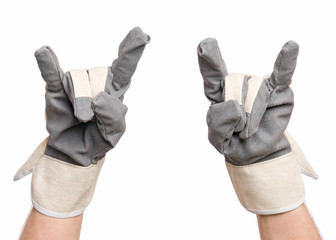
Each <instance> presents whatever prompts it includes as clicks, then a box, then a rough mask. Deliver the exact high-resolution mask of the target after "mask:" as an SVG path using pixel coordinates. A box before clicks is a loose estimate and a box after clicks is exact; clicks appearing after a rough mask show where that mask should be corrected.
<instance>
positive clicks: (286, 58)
mask: <svg viewBox="0 0 336 240" xmlns="http://www.w3.org/2000/svg"><path fill="white" fill-rule="evenodd" d="M298 54H299V45H298V44H297V43H296V42H294V41H288V42H286V43H285V45H284V46H283V47H282V49H281V51H280V53H279V55H278V57H277V59H276V61H275V64H274V70H273V73H272V75H271V77H270V84H271V86H272V87H273V88H275V87H276V86H288V85H289V84H291V82H292V76H293V73H294V70H295V67H296V60H297V56H298Z"/></svg>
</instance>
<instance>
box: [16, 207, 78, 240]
mask: <svg viewBox="0 0 336 240" xmlns="http://www.w3.org/2000/svg"><path fill="white" fill-rule="evenodd" d="M82 220H83V214H81V215H79V216H76V217H72V218H65V219H61V218H52V217H49V216H46V215H43V214H41V213H39V212H38V211H37V210H36V209H35V208H33V209H32V211H31V213H30V215H29V217H28V219H27V222H26V225H25V227H24V229H23V232H22V234H21V237H20V240H32V239H34V240H45V239H48V240H64V239H67V240H77V239H79V236H80V230H81V225H82Z"/></svg>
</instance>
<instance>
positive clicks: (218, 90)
mask: <svg viewBox="0 0 336 240" xmlns="http://www.w3.org/2000/svg"><path fill="white" fill-rule="evenodd" d="M197 53H198V63H199V67H200V71H201V74H202V77H203V79H204V92H205V95H206V97H207V98H208V99H209V100H210V101H211V103H219V102H223V101H224V99H223V96H222V92H223V88H224V86H223V84H224V78H225V76H226V75H227V74H228V73H227V69H226V66H225V62H224V60H223V58H222V55H221V52H220V49H219V47H218V43H217V41H216V39H214V38H207V39H205V40H203V41H202V42H201V43H200V44H199V45H198V48H197Z"/></svg>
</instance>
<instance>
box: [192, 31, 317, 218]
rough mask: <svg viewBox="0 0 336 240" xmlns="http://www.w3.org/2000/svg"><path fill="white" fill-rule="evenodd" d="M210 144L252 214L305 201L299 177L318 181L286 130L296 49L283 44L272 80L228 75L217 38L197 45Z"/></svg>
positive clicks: (282, 209) (294, 45)
mask: <svg viewBox="0 0 336 240" xmlns="http://www.w3.org/2000/svg"><path fill="white" fill-rule="evenodd" d="M197 50H198V59H199V66H200V71H201V74H202V76H203V79H204V90H205V95H206V96H207V98H208V99H209V100H210V101H211V106H210V108H209V111H208V114H207V124H208V128H209V132H208V133H209V135H208V136H209V141H210V143H211V144H212V145H213V146H214V147H215V148H216V149H217V150H218V151H219V152H220V153H222V154H224V156H225V160H226V166H227V170H228V172H229V175H230V178H231V181H232V184H233V187H234V189H235V191H236V193H237V196H238V198H239V200H240V202H241V204H242V205H243V206H244V207H245V208H246V209H247V210H248V211H250V212H253V213H256V214H276V213H281V212H286V211H290V210H292V209H295V208H297V207H298V206H300V205H301V204H302V203H303V202H304V186H303V181H302V178H301V174H300V172H302V173H304V174H306V175H308V176H310V177H313V178H316V179H317V174H316V173H315V172H314V170H313V169H312V167H311V166H310V164H309V163H308V162H307V160H306V158H305V156H304V155H303V153H302V151H301V150H300V148H299V147H298V145H297V144H296V142H295V141H294V139H293V138H292V137H291V136H290V135H289V133H288V132H287V131H286V128H287V125H288V122H289V119H290V116H291V113H292V110H293V106H294V97H293V92H292V89H291V88H290V86H289V85H290V83H291V80H292V75H293V73H294V70H295V66H296V59H297V55H298V52H299V46H298V45H297V43H295V42H293V41H289V42H287V43H286V44H285V45H284V46H283V48H282V50H281V52H280V53H279V55H278V58H277V59H276V62H275V65H274V71H273V73H272V74H271V75H270V76H264V77H256V76H253V75H248V74H239V73H232V74H229V75H228V73H227V69H226V66H225V63H224V61H223V59H222V57H221V53H220V50H219V47H218V44H217V41H216V40H215V39H210V38H208V39H205V40H204V41H202V42H201V43H200V44H199V46H198V49H197Z"/></svg>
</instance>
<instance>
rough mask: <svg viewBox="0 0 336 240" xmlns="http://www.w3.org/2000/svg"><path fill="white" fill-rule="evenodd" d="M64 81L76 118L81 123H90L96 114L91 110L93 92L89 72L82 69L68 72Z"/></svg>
mask: <svg viewBox="0 0 336 240" xmlns="http://www.w3.org/2000/svg"><path fill="white" fill-rule="evenodd" d="M62 81H63V85H64V90H65V92H66V93H67V95H68V97H69V100H70V101H71V103H72V105H73V109H74V115H75V116H76V118H77V119H78V120H79V121H81V122H87V121H90V120H91V119H92V118H93V115H94V113H93V111H92V109H91V103H92V91H91V83H90V79H89V75H88V71H87V70H85V69H81V70H72V71H69V72H66V73H65V74H64V78H63V80H62Z"/></svg>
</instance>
